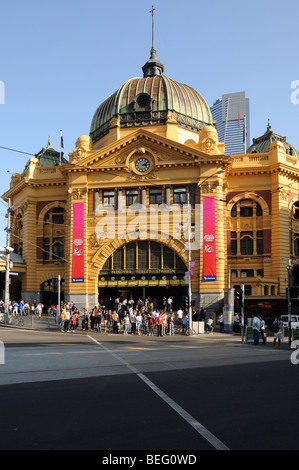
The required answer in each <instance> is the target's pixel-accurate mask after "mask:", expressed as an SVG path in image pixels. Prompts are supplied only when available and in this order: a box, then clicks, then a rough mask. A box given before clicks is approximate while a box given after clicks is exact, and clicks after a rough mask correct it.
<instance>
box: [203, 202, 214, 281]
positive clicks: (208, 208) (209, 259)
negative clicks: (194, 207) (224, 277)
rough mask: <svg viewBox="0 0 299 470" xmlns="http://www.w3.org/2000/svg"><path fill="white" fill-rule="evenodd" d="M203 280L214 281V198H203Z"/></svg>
mask: <svg viewBox="0 0 299 470" xmlns="http://www.w3.org/2000/svg"><path fill="white" fill-rule="evenodd" d="M203 280H204V281H216V242H215V198H214V197H204V198H203Z"/></svg>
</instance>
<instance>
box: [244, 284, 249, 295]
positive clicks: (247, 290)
mask: <svg viewBox="0 0 299 470" xmlns="http://www.w3.org/2000/svg"><path fill="white" fill-rule="evenodd" d="M244 295H251V286H249V285H247V286H246V285H245V286H244Z"/></svg>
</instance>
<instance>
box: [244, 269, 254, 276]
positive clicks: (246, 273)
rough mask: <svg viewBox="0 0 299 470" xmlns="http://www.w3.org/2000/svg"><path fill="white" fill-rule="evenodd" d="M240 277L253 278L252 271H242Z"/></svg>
mask: <svg viewBox="0 0 299 470" xmlns="http://www.w3.org/2000/svg"><path fill="white" fill-rule="evenodd" d="M241 277H254V273H253V269H242V270H241Z"/></svg>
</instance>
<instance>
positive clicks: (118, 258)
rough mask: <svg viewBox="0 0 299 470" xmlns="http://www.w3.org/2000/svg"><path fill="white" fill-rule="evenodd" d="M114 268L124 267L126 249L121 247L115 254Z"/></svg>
mask: <svg viewBox="0 0 299 470" xmlns="http://www.w3.org/2000/svg"><path fill="white" fill-rule="evenodd" d="M113 269H124V249H123V248H119V249H118V250H116V251H115V253H114V254H113Z"/></svg>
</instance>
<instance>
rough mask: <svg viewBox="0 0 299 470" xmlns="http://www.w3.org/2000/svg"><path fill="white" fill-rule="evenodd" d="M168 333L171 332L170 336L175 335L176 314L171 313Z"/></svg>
mask: <svg viewBox="0 0 299 470" xmlns="http://www.w3.org/2000/svg"><path fill="white" fill-rule="evenodd" d="M168 331H169V336H173V335H174V313H173V312H171V314H170V315H169V318H168Z"/></svg>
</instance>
